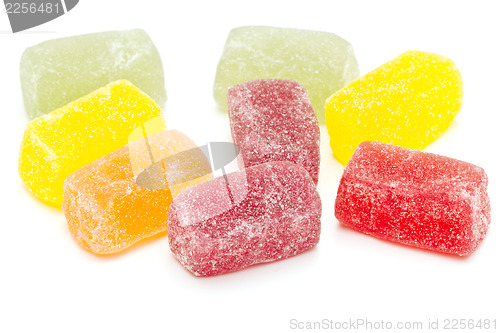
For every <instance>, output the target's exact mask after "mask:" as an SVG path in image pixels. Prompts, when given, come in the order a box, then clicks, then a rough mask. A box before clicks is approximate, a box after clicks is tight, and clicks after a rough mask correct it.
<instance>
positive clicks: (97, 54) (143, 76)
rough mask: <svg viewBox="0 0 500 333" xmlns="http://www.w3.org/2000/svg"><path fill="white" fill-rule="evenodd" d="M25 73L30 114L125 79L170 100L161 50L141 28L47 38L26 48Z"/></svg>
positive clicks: (159, 100) (156, 98)
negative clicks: (167, 96)
mask: <svg viewBox="0 0 500 333" xmlns="http://www.w3.org/2000/svg"><path fill="white" fill-rule="evenodd" d="M20 73H21V86H22V89H23V98H24V106H25V108H26V111H27V112H28V115H29V116H30V118H31V119H33V118H36V117H39V116H42V115H44V114H46V113H49V112H51V111H53V110H55V109H57V108H59V107H62V106H64V105H66V104H68V103H70V102H72V101H74V100H75V99H78V98H80V97H82V96H85V95H87V94H89V93H91V92H92V91H94V90H96V89H99V88H101V87H103V86H105V85H107V84H108V83H110V82H112V81H116V80H123V79H125V80H128V81H130V82H132V83H133V84H134V85H135V86H137V87H138V88H139V89H141V90H142V91H144V92H145V93H146V94H148V95H149V96H150V97H151V98H152V99H153V100H154V101H155V102H157V103H158V104H159V105H160V106H162V105H163V104H164V103H165V100H166V93H165V82H164V81H165V80H164V76H163V65H162V62H161V58H160V54H159V53H158V50H157V49H156V47H155V45H154V44H153V41H152V40H151V38H150V37H149V36H148V34H147V33H146V32H145V31H144V30H141V29H133V30H125V31H107V32H98V33H92V34H87V35H80V36H71V37H65V38H59V39H53V40H48V41H45V42H43V43H40V44H38V45H35V46H32V47H29V48H27V49H26V50H25V51H24V53H23V55H22V57H21V65H20Z"/></svg>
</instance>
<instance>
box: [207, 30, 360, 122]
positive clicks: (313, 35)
mask: <svg viewBox="0 0 500 333" xmlns="http://www.w3.org/2000/svg"><path fill="white" fill-rule="evenodd" d="M358 76H359V68H358V63H357V61H356V57H355V56H354V51H353V48H352V46H351V44H349V43H348V42H347V41H345V40H344V39H342V38H340V37H339V36H337V35H335V34H332V33H329V32H323V31H311V30H301V29H291V28H279V27H266V26H245V27H238V28H235V29H233V30H231V32H230V33H229V36H228V38H227V41H226V44H225V46H224V50H223V52H222V56H221V58H220V61H219V64H218V66H217V73H216V77H215V83H214V97H215V100H216V102H217V104H218V105H219V107H220V108H221V109H223V110H227V104H226V92H227V89H228V88H229V87H231V86H234V85H236V84H239V83H243V82H246V81H250V80H256V79H290V80H295V81H298V82H299V83H300V84H302V85H303V86H304V87H305V88H306V89H307V92H308V93H309V97H310V98H311V103H312V105H313V107H314V110H315V111H316V114H317V116H318V120H319V122H320V123H324V122H325V100H326V98H327V97H328V96H330V95H331V94H332V93H334V92H335V91H337V90H339V89H340V88H342V87H343V86H345V85H346V84H348V83H349V82H351V81H352V80H354V79H356V78H357V77H358Z"/></svg>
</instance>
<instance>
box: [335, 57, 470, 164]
mask: <svg viewBox="0 0 500 333" xmlns="http://www.w3.org/2000/svg"><path fill="white" fill-rule="evenodd" d="M461 107H462V77H461V75H460V72H459V71H458V69H457V67H456V66H455V64H454V63H453V62H452V61H451V60H450V59H448V58H446V57H443V56H440V55H437V54H432V53H428V52H420V51H408V52H405V53H403V54H401V55H400V56H398V57H397V58H395V59H393V60H391V61H389V62H387V63H386V64H384V65H382V66H380V67H379V68H377V69H375V70H373V71H372V72H370V73H368V74H366V75H365V76H363V77H361V78H359V79H358V80H356V81H353V82H351V83H350V84H349V85H347V86H346V87H344V88H343V89H341V90H339V91H338V92H336V93H335V94H333V95H332V96H330V97H329V98H328V100H327V101H326V126H327V127H328V133H329V135H330V146H331V147H332V150H333V154H334V156H335V158H336V159H337V160H338V161H339V162H341V163H342V164H346V163H347V162H348V161H349V158H350V157H351V155H352V154H353V152H354V150H355V149H356V147H357V146H358V144H359V143H361V142H363V141H379V142H385V143H390V144H395V145H398V146H401V147H405V148H411V149H423V148H424V147H425V146H427V145H428V144H429V143H431V142H432V141H434V140H435V139H436V138H437V137H439V136H440V135H441V134H443V132H444V131H445V130H446V129H447V128H448V127H449V125H450V123H451V121H452V120H453V118H454V117H455V116H456V115H457V114H458V112H459V111H460V108H461Z"/></svg>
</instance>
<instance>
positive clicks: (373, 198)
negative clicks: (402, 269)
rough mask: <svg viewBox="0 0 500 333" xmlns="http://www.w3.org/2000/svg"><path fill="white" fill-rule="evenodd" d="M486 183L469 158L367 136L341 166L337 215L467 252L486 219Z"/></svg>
mask: <svg viewBox="0 0 500 333" xmlns="http://www.w3.org/2000/svg"><path fill="white" fill-rule="evenodd" d="M487 185H488V180H487V177H486V173H485V172H484V170H483V169H482V168H480V167H478V166H475V165H473V164H470V163H466V162H462V161H459V160H455V159H452V158H449V157H444V156H440V155H435V154H431V153H425V152H421V151H418V150H410V149H405V148H401V147H398V146H393V145H389V144H385V143H379V142H370V141H366V142H363V143H361V144H360V145H359V146H358V148H357V149H356V151H355V152H354V155H353V156H352V157H351V159H350V160H349V163H348V164H347V166H346V167H345V170H344V174H343V176H342V179H341V181H340V186H339V190H338V194H337V200H336V203H335V216H336V217H337V219H338V220H339V221H340V223H342V224H343V225H345V226H348V227H350V228H352V229H354V230H357V231H359V232H362V233H365V234H368V235H372V236H375V237H378V238H382V239H385V240H389V241H393V242H398V243H401V244H405V245H410V246H415V247H419V248H424V249H428V250H432V251H438V252H444V253H450V254H455V255H459V256H467V255H469V254H471V253H472V252H474V250H475V249H476V248H477V246H478V245H479V243H480V242H481V241H482V240H483V238H484V237H485V235H486V232H487V230H488V226H489V224H490V219H491V212H490V201H489V198H488V194H487V191H486V190H487Z"/></svg>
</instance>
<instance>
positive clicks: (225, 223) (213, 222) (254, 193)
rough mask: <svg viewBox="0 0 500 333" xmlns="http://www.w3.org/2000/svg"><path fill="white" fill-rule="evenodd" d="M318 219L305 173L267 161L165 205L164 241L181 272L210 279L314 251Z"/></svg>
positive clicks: (312, 187)
mask: <svg viewBox="0 0 500 333" xmlns="http://www.w3.org/2000/svg"><path fill="white" fill-rule="evenodd" d="M226 181H227V182H226ZM320 219H321V200H320V197H319V194H318V191H317V190H316V186H315V184H314V182H313V181H312V179H311V176H310V175H309V173H308V172H307V171H306V170H305V169H304V168H302V167H300V166H298V165H296V164H293V163H290V162H270V163H265V164H260V165H257V166H254V167H251V168H247V169H244V170H240V171H237V172H234V173H231V174H229V175H227V178H224V177H219V178H216V179H212V180H210V181H207V182H204V183H201V184H198V185H196V186H193V187H190V188H188V189H186V190H184V191H183V192H181V193H180V194H179V195H178V196H177V197H176V198H174V200H173V201H172V203H171V205H170V209H169V213H168V241H169V245H170V249H171V250H172V252H173V254H174V255H175V256H176V258H177V259H178V260H179V261H180V263H181V264H182V265H183V266H184V267H185V268H187V269H188V270H189V271H191V272H192V273H193V274H194V275H197V276H211V275H217V274H223V273H228V272H233V271H236V270H239V269H242V268H245V267H248V266H251V265H255V264H258V263H264V262H271V261H275V260H279V259H284V258H287V257H290V256H293V255H296V254H298V253H301V252H303V251H305V250H307V249H309V248H312V247H314V246H315V245H316V244H317V243H318V241H319V235H320V229H321V223H320Z"/></svg>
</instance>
